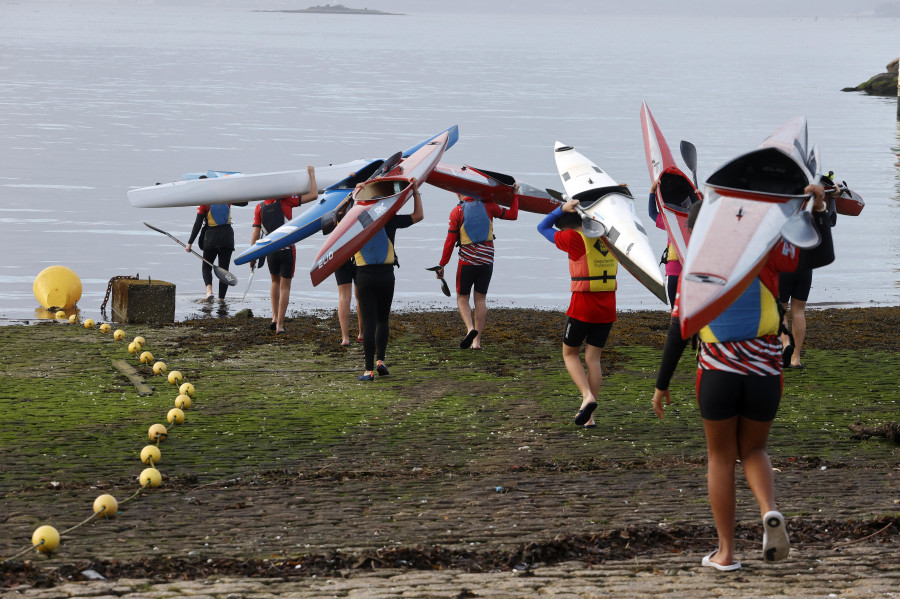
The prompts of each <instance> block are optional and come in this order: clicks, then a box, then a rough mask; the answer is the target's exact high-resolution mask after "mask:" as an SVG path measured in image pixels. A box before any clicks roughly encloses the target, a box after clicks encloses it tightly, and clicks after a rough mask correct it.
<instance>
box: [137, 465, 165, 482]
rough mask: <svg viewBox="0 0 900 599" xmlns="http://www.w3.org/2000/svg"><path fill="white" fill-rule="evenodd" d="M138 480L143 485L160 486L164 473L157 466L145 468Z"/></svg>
mask: <svg viewBox="0 0 900 599" xmlns="http://www.w3.org/2000/svg"><path fill="white" fill-rule="evenodd" d="M138 481H139V482H140V483H141V486H142V487H158V486H159V485H161V484H162V474H160V473H159V470H157V469H156V468H152V467H151V468H144V470H143V471H142V472H141V476H140V478H138Z"/></svg>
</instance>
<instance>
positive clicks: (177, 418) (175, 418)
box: [166, 408, 184, 424]
mask: <svg viewBox="0 0 900 599" xmlns="http://www.w3.org/2000/svg"><path fill="white" fill-rule="evenodd" d="M166 420H168V421H169V422H174V423H175V424H181V423H182V422H184V412H182V411H181V410H180V409H178V408H172V409H171V410H169V413H168V414H166Z"/></svg>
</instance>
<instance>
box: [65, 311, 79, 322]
mask: <svg viewBox="0 0 900 599" xmlns="http://www.w3.org/2000/svg"><path fill="white" fill-rule="evenodd" d="M63 314H65V312H63ZM69 322H71V323H72V324H75V323H76V322H78V316H77V315H75V314H73V315H72V316H70V317H69Z"/></svg>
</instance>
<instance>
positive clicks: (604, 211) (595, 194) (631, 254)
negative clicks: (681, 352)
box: [553, 142, 668, 303]
mask: <svg viewBox="0 0 900 599" xmlns="http://www.w3.org/2000/svg"><path fill="white" fill-rule="evenodd" d="M553 153H554V156H555V157H556V168H557V170H558V171H559V176H560V178H561V179H562V183H563V187H565V188H566V194H567V195H568V196H569V197H570V198H572V199H573V200H578V201H579V202H580V203H581V205H582V207H583V218H587V219H590V221H593V222H592V223H589V222H587V221H585V223H586V224H585V226H584V230H585V235H587V236H588V237H591V236H594V235H591V234H588V230H589V228H593V227H596V230H597V231H598V232H599V233H600V234H599V236H600V237H601V238H602V239H603V241H604V242H605V243H606V246H607V247H608V248H609V249H610V251H612V253H613V255H614V256H615V257H616V260H618V261H619V264H621V265H622V266H624V267H625V268H626V269H627V270H628V272H630V273H631V274H632V275H634V278H636V279H637V280H638V281H640V282H641V284H642V285H644V287H646V288H647V289H649V290H650V292H651V293H653V295H655V296H656V297H658V298H659V299H660V300H662V302H663V303H667V301H668V300H667V299H666V290H665V283H664V280H663V276H662V273H661V272H660V270H659V259H658V258H657V256H658V255H659V254H657V253H656V252H654V251H653V249H652V248H651V247H650V240H649V239H648V238H647V231H646V229H644V227H643V226H642V225H641V223H640V221H639V219H638V217H637V214H636V213H635V211H634V198H632V197H631V192H630V191H628V188H627V187H624V186H621V185H619V184H618V183H617V182H616V180H615V179H613V178H612V177H611V176H610V175H609V174H607V173H605V172H604V171H603V170H601V169H600V167H598V166H597V165H596V164H594V163H593V162H591V161H590V160H588V159H587V158H585V157H584V155H583V154H581V153H580V152H578V151H577V150H575V149H574V148H572V147H571V146H567V145H564V144H562V143H560V142H556V145H555V146H554V152H553Z"/></svg>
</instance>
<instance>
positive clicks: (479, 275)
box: [456, 264, 494, 295]
mask: <svg viewBox="0 0 900 599" xmlns="http://www.w3.org/2000/svg"><path fill="white" fill-rule="evenodd" d="M493 274H494V265H493V264H460V265H459V268H457V269H456V293H458V294H460V295H469V294H470V293H472V287H473V286H474V287H475V293H480V294H482V295H487V292H488V286H489V285H490V284H491V276H492V275H493Z"/></svg>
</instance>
